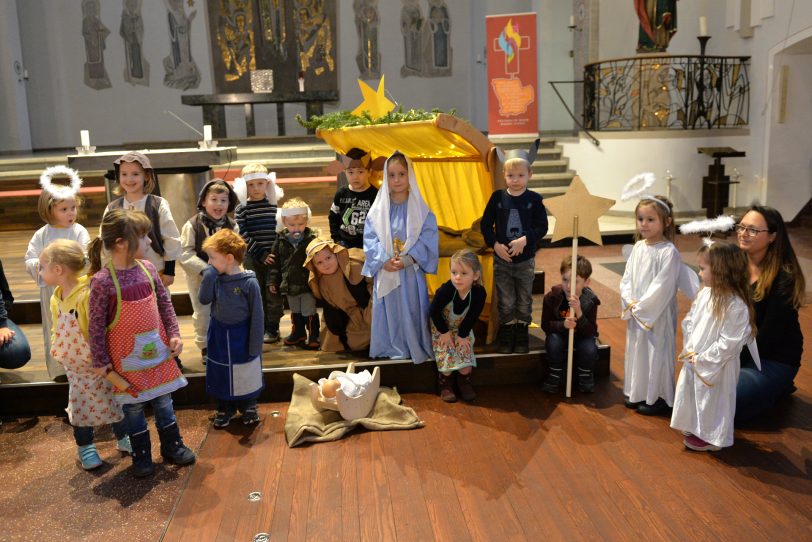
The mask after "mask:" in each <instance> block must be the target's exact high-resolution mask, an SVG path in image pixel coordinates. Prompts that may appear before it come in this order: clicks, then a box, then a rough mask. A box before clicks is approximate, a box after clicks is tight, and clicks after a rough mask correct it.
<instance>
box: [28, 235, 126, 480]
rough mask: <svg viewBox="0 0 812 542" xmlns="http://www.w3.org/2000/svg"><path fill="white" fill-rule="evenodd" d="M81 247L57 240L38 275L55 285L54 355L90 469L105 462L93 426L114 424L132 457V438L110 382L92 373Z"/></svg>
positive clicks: (81, 454)
mask: <svg viewBox="0 0 812 542" xmlns="http://www.w3.org/2000/svg"><path fill="white" fill-rule="evenodd" d="M86 266H87V258H86V257H85V253H84V250H83V249H82V246H81V245H80V244H79V243H77V242H76V241H70V240H68V239H57V240H56V241H54V242H52V243H51V244H49V245H48V246H47V247H45V249H43V251H42V252H41V253H40V271H39V274H40V276H41V277H42V280H43V282H44V283H45V284H47V285H49V286H52V287H54V295H53V297H51V302H50V312H51V320H52V321H53V323H54V324H53V328H52V329H51V355H52V356H53V357H54V359H57V360H59V362H60V363H62V365H63V366H64V367H65V373H66V374H67V378H68V407H67V408H66V409H65V410H66V411H67V413H68V421H70V424H71V425H72V426H73V438H74V440H75V441H76V446H78V450H77V457H78V459H79V462H80V463H81V465H82V468H84V469H85V470H91V469H95V468H97V467H101V466H102V464H103V462H102V460H101V458H100V457H99V453H98V451H97V450H96V445H95V444H94V443H93V438H94V435H93V433H94V431H93V428H94V427H98V426H100V425H106V424H108V423H110V424H113V433H114V434H115V435H116V439H117V441H118V442H117V447H118V450H119V451H122V452H126V453H130V452H132V448H131V447H130V439H129V438H128V437H127V424H126V423H125V422H124V413H123V412H122V410H121V405H119V404H118V403H116V401H114V400H113V386H112V384H110V381H109V380H107V379H106V378H104V377H103V376H101V375H100V374H98V373H97V372H96V371H94V370H93V359H92V357H91V354H90V345H89V344H88V342H87V341H88V314H89V307H88V299H89V296H90V279H89V278H88V276H87V275H85V274H84V270H85V267H86Z"/></svg>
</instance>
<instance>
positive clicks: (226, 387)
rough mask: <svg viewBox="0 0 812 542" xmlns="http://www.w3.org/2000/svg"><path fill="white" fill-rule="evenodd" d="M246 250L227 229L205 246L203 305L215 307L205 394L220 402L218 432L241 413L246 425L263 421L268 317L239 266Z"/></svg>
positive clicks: (255, 284)
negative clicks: (259, 399)
mask: <svg viewBox="0 0 812 542" xmlns="http://www.w3.org/2000/svg"><path fill="white" fill-rule="evenodd" d="M246 248H247V245H246V243H245V241H243V239H242V237H240V235H239V234H238V233H236V232H234V231H232V230H229V229H222V230H220V231H218V232H217V233H215V234H214V235H212V236H210V237H207V238H206V240H205V241H203V250H205V251H206V254H207V255H208V257H209V258H208V261H209V265H208V267H206V269H205V271H204V272H203V281H202V282H201V283H200V303H202V304H203V305H207V306H208V305H209V304H210V305H211V321H210V323H209V331H208V346H207V348H208V354H207V357H208V363H206V392H207V393H209V394H210V395H212V396H214V397H216V398H217V399H218V400H219V404H218V407H217V414H215V417H214V427H215V428H218V429H219V428H222V427H226V426H227V425H228V424H229V422H231V420H232V419H233V418H234V416H236V414H237V411H238V410H239V411H240V412H242V422H243V424H244V425H250V424H254V423H257V422H259V415H258V414H257V397H259V394H260V392H262V388H263V387H264V383H263V380H262V342H263V341H262V339H263V334H264V332H265V324H264V322H265V318H264V315H263V312H262V296H261V295H260V291H259V290H260V287H259V283H258V282H257V279H256V275H255V274H254V272H253V271H243V269H242V267H241V264H242V262H243V258H244V256H245V251H246Z"/></svg>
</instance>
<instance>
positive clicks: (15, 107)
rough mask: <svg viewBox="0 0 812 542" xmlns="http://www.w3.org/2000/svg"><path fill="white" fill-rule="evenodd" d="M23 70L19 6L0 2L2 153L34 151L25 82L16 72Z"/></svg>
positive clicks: (0, 146) (0, 116) (0, 137)
mask: <svg viewBox="0 0 812 542" xmlns="http://www.w3.org/2000/svg"><path fill="white" fill-rule="evenodd" d="M15 62H17V63H19V66H20V67H21V69H22V67H23V55H22V47H21V45H20V32H19V26H18V23H17V5H16V4H15V3H14V2H3V1H0V119H3V127H2V129H0V151H2V150H10V151H25V150H30V149H31V132H30V130H29V124H28V101H27V99H26V92H25V81H24V80H22V79H21V77H20V76H19V75H18V74H17V73H16V72H15Z"/></svg>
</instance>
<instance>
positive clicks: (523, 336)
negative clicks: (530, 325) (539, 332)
mask: <svg viewBox="0 0 812 542" xmlns="http://www.w3.org/2000/svg"><path fill="white" fill-rule="evenodd" d="M528 352H530V336H529V334H528V331H527V324H526V323H524V322H517V323H516V325H515V326H514V327H513V353H514V354H527V353H528Z"/></svg>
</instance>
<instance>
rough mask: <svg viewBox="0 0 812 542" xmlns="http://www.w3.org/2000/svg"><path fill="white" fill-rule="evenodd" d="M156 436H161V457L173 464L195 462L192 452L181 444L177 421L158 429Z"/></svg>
mask: <svg viewBox="0 0 812 542" xmlns="http://www.w3.org/2000/svg"><path fill="white" fill-rule="evenodd" d="M158 436H159V437H160V438H161V457H163V458H164V459H166V460H167V461H169V462H170V463H174V464H175V465H189V464H191V463H194V462H195V459H196V457H195V454H194V452H193V451H192V450H190V449H189V448H187V447H186V446H184V444H183V439H182V438H181V436H180V429H178V424H177V422H175V423H173V424H172V425H170V426H169V427H164V428H163V429H158Z"/></svg>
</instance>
